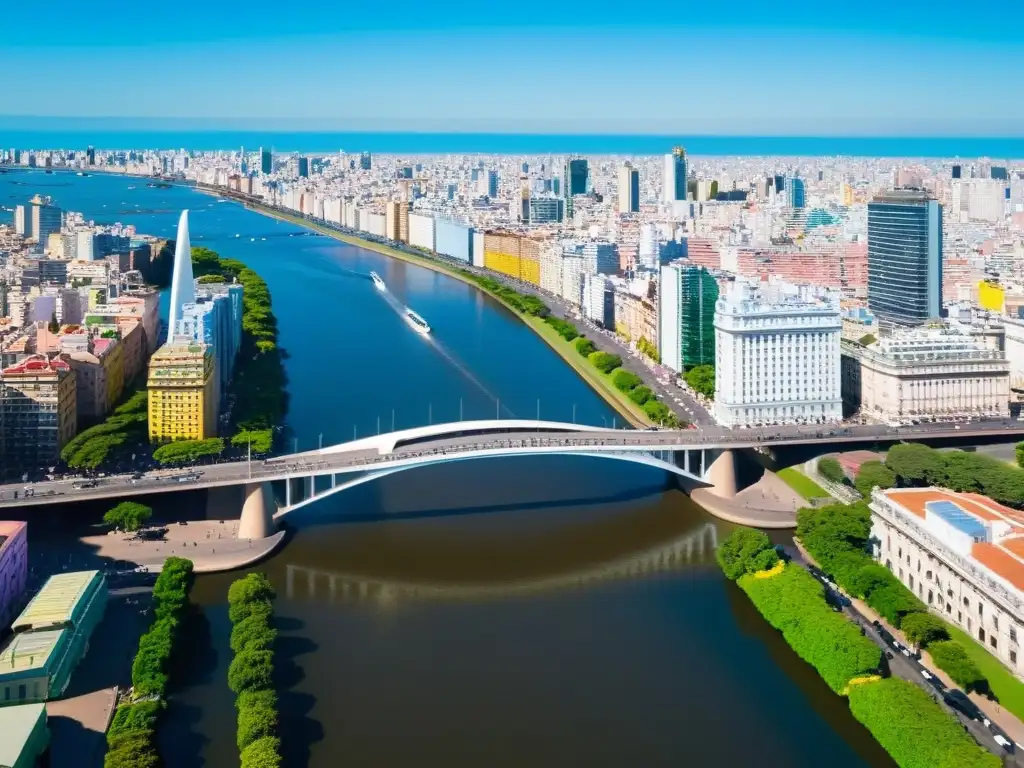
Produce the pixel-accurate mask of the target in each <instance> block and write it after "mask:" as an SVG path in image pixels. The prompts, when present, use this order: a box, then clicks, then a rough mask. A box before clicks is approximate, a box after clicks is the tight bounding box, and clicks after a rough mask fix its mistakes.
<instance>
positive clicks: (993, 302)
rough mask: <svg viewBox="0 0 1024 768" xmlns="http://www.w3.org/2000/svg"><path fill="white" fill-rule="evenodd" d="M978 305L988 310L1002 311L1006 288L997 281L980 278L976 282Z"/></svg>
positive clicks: (1004, 303)
mask: <svg viewBox="0 0 1024 768" xmlns="http://www.w3.org/2000/svg"><path fill="white" fill-rule="evenodd" d="M978 306H980V307H981V308H982V309H987V310H989V311H990V312H1002V311H1003V309H1004V308H1005V306H1006V289H1005V288H1003V286H1001V285H999V283H990V282H988V281H986V280H982V281H981V282H980V283H978Z"/></svg>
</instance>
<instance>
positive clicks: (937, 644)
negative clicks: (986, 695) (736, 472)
mask: <svg viewBox="0 0 1024 768" xmlns="http://www.w3.org/2000/svg"><path fill="white" fill-rule="evenodd" d="M796 532H797V536H798V537H799V539H800V541H801V543H802V544H803V546H804V548H805V549H806V550H807V551H808V552H810V554H811V555H812V556H813V557H814V558H815V559H816V560H817V561H818V562H819V563H820V565H821V567H822V568H823V569H824V570H825V572H826V573H828V574H829V575H830V576H831V577H832V578H833V579H835V581H836V583H837V584H839V586H840V587H842V588H843V590H844V591H845V592H847V594H850V595H853V596H854V597H858V598H860V599H862V600H864V602H865V603H867V604H868V605H869V606H870V607H871V609H872V610H874V611H875V612H876V613H878V614H879V615H880V616H882V617H883V618H885V620H886V621H888V622H889V623H890V624H892V625H893V626H894V627H897V628H899V629H900V630H902V631H903V633H904V635H905V636H906V638H907V641H908V642H910V643H913V644H914V645H916V646H918V647H920V648H927V649H928V652H929V653H930V654H931V656H932V660H933V661H934V662H935V664H936V666H938V667H939V669H941V670H942V671H944V672H945V673H946V674H948V675H949V676H950V677H951V678H952V679H953V680H954V681H955V682H956V684H957V685H959V686H961V687H963V688H965V689H967V690H972V689H973V690H987V688H988V683H987V681H986V680H985V677H984V675H983V674H982V673H981V670H979V669H978V667H977V665H976V664H975V663H974V662H973V661H971V659H970V658H969V657H968V655H967V652H966V651H964V649H963V647H962V646H961V645H960V644H959V643H957V642H955V641H953V640H950V639H949V638H950V633H949V628H948V625H947V624H946V623H945V622H944V621H942V619H940V618H938V617H937V616H934V615H932V614H930V613H929V612H928V608H927V606H925V604H924V603H922V602H921V601H920V600H919V599H918V598H917V597H916V596H915V595H914V593H913V592H911V591H910V590H909V589H907V588H906V587H905V586H904V585H903V584H902V582H900V580H899V579H897V578H896V577H895V576H894V575H893V574H892V572H891V571H890V570H889V569H888V568H886V567H885V566H883V565H880V564H879V563H876V562H875V561H874V560H873V559H872V558H871V557H870V556H869V555H868V554H867V552H866V548H867V544H868V539H869V537H870V535H871V510H870V509H868V506H867V504H865V503H863V502H861V503H857V504H832V505H830V506H827V507H821V508H819V509H814V508H806V509H802V510H800V511H799V512H798V513H797V531H796Z"/></svg>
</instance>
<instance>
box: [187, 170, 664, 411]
mask: <svg viewBox="0 0 1024 768" xmlns="http://www.w3.org/2000/svg"><path fill="white" fill-rule="evenodd" d="M197 189H199V190H200V191H201V192H206V193H208V194H210V195H213V196H214V197H224V195H221V194H219V193H218V192H217V191H216V190H212V189H206V188H202V187H197ZM228 199H232V198H228ZM244 205H245V207H246V208H248V209H249V210H252V211H254V212H256V213H259V214H262V215H264V216H268V217H270V218H272V219H278V220H279V221H286V222H288V223H290V224H295V225H297V226H300V227H304V228H306V229H310V230H313V231H314V232H317V233H319V234H321V235H325V236H327V237H330V238H332V239H334V240H338V241H340V242H343V243H347V244H349V245H354V246H357V247H359V248H364V249H366V250H368V251H374V252H376V253H379V254H381V255H382V256H387V257H388V258H392V259H398V260H400V261H404V262H407V263H409V264H416V265H417V266H420V267H424V268H425V269H429V270H432V271H434V272H439V273H441V274H443V275H447V276H448V277H451V278H453V279H455V280H458V281H460V282H462V283H465V284H466V285H471V286H473V287H474V288H476V289H477V290H479V291H481V292H482V293H485V294H487V295H488V296H490V297H491V298H492V299H494V300H495V301H497V302H499V303H500V304H501V305H502V306H504V307H505V308H506V309H508V310H509V311H510V312H512V313H514V314H515V315H516V317H518V318H519V319H520V320H521V321H522V322H523V323H524V324H526V325H527V326H529V327H530V328H531V329H532V330H533V331H534V332H535V333H536V334H537V335H538V336H540V338H541V339H542V340H543V341H544V343H546V344H547V345H548V346H549V347H550V348H551V349H553V350H554V351H555V352H556V353H558V355H559V356H560V357H561V358H562V360H563V361H565V362H566V363H568V365H569V366H570V367H571V368H572V369H573V370H574V371H575V372H576V373H577V374H578V375H579V376H580V377H581V378H582V379H583V380H584V381H585V382H587V384H588V385H589V386H590V388H591V389H593V390H594V392H595V393H597V394H598V395H599V396H600V397H601V399H602V400H604V401H605V402H606V403H607V404H608V405H609V406H611V408H613V409H614V410H615V411H616V412H617V413H619V414H620V415H621V416H622V418H623V419H625V421H626V422H627V423H628V424H630V425H631V426H633V427H635V428H637V429H643V428H646V427H652V426H657V425H656V424H654V422H652V421H651V420H650V419H649V418H648V417H647V415H646V414H644V413H643V410H642V409H641V408H639V407H638V406H636V404H635V403H633V402H631V401H630V400H629V399H628V397H627V396H626V395H625V394H624V393H622V392H620V391H619V390H618V389H616V388H615V386H614V385H613V384H612V382H611V377H610V376H604V375H602V374H601V372H600V371H598V370H596V369H592V368H590V367H588V366H586V365H584V364H583V363H584V361H583V358H581V357H580V355H579V353H578V352H576V348H575V347H574V346H573V345H572V343H571V342H567V341H565V339H563V338H562V337H561V336H559V335H558V334H557V333H556V332H555V331H554V329H553V328H551V326H550V325H548V324H547V323H545V322H544V321H543V320H542V319H541V318H535V317H531V316H528V315H524V314H523V313H521V312H518V311H516V309H515V308H514V307H512V306H510V305H509V304H508V303H507V302H506V301H504V300H502V298H501V297H500V296H496V295H495V294H493V293H491V292H490V291H488V290H486V289H485V288H483V287H481V286H480V285H479V284H478V283H477V282H476V281H474V280H472V279H471V278H469V277H467V276H466V275H464V274H461V273H460V271H459V269H458V268H456V267H453V266H449V265H447V264H445V263H443V262H441V261H438V260H436V259H431V258H429V257H427V256H417V255H415V254H412V253H407V252H405V251H400V250H398V249H397V248H390V247H388V246H386V245H382V244H380V243H375V242H372V241H370V240H364V239H362V238H359V237H355V236H354V235H348V234H345V233H343V232H338V231H337V230H334V229H331V228H330V227H325V226H321V225H319V224H316V223H315V222H312V221H309V220H308V219H305V218H303V217H301V216H291V215H289V214H286V213H282V212H281V211H277V210H274V209H272V208H269V207H267V206H262V205H259V204H257V203H253V202H249V201H246V202H245V203H244ZM471 267H472V265H470V264H467V265H466V268H467V270H468V269H469V268H471ZM494 277H500V275H495V276H494ZM588 338H591V337H588ZM591 340H592V341H593V342H594V345H595V347H596V348H597V349H598V350H600V349H601V345H600V342H601V339H600V338H599V337H598V338H592V339H591Z"/></svg>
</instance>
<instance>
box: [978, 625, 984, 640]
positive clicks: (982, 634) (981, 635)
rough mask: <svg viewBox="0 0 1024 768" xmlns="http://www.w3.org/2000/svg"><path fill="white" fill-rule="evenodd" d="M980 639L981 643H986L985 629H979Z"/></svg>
mask: <svg viewBox="0 0 1024 768" xmlns="http://www.w3.org/2000/svg"><path fill="white" fill-rule="evenodd" d="M978 639H979V640H981V642H983V643H984V642H985V628H984V627H978Z"/></svg>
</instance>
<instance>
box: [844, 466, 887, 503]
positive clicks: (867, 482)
mask: <svg viewBox="0 0 1024 768" xmlns="http://www.w3.org/2000/svg"><path fill="white" fill-rule="evenodd" d="M853 485H854V487H855V488H856V489H857V491H858V492H859V493H860V495H861V496H863V497H864V498H865V499H870V498H871V490H872V489H873V488H875V487H876V486H877V487H878V488H883V489H884V488H892V487H893V486H894V485H896V474H895V473H894V472H893V471H892V470H891V469H889V468H887V467H886V466H885V465H884V464H883V463H882V462H880V461H865V462H864V463H863V464H861V465H860V469H859V470H858V471H857V479H856V480H854V481H853Z"/></svg>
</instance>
